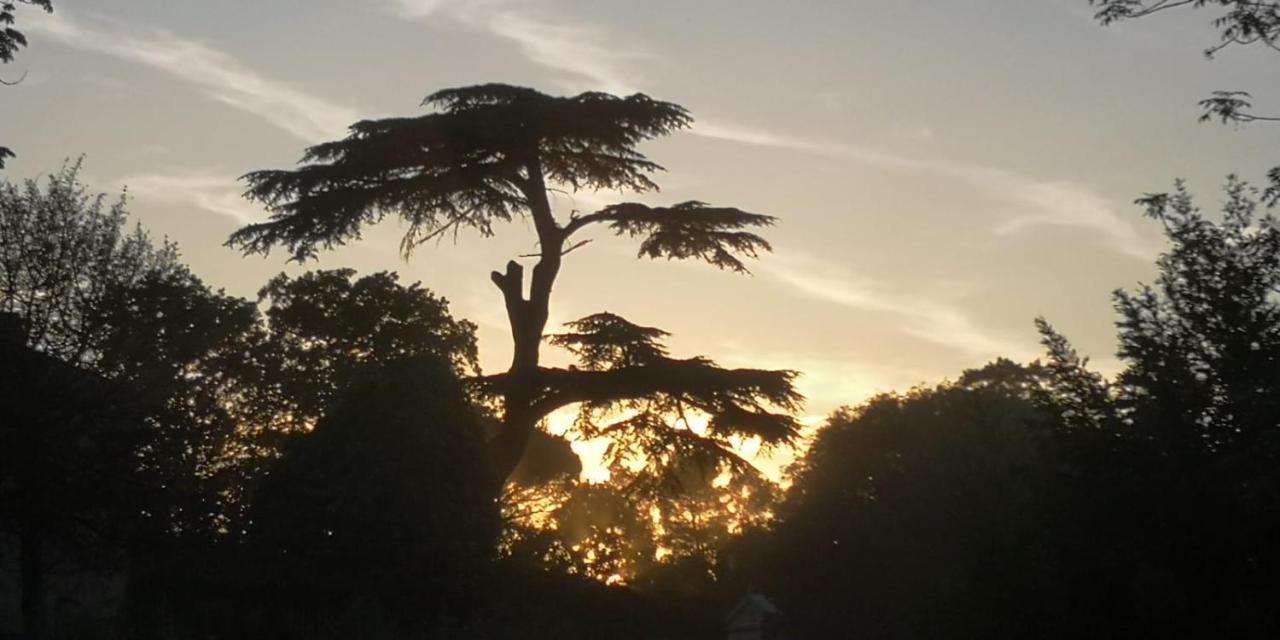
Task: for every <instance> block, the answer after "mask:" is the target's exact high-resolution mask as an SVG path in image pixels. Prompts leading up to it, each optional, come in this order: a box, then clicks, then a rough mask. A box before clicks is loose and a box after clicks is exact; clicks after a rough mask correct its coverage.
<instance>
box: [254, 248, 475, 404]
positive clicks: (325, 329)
mask: <svg viewBox="0 0 1280 640" xmlns="http://www.w3.org/2000/svg"><path fill="white" fill-rule="evenodd" d="M355 275H356V273H355V271H354V270H352V269H335V270H326V271H312V272H308V273H304V274H302V275H300V276H298V277H296V278H290V277H288V276H286V275H284V274H281V275H279V276H277V277H275V278H273V279H272V280H271V281H270V282H268V283H267V284H266V286H264V287H263V288H262V289H261V290H260V291H259V292H258V300H259V301H260V302H266V303H267V307H266V311H265V315H266V318H267V323H268V328H269V331H270V341H271V343H272V346H273V348H274V350H275V352H276V355H277V356H278V357H279V358H280V369H279V370H278V371H277V372H276V373H275V374H274V375H275V377H277V378H278V382H279V384H280V385H281V393H282V395H283V396H284V397H285V398H287V402H288V404H289V412H290V413H292V414H293V415H294V417H295V418H296V419H297V420H298V421H299V422H303V423H305V422H314V421H315V420H317V419H319V418H320V416H322V415H323V414H324V412H325V410H326V409H327V408H328V407H329V406H330V405H331V404H332V402H333V398H334V396H335V395H336V394H337V393H338V392H339V391H340V390H341V389H342V388H344V387H345V386H346V385H347V384H348V383H350V382H351V380H352V376H353V375H354V374H355V372H356V371H358V370H360V369H362V368H366V367H368V366H370V365H374V364H379V363H382V364H386V363H390V362H393V361H396V360H402V359H405V358H412V357H416V356H424V355H434V356H436V357H439V358H441V359H443V360H445V361H446V362H448V363H449V364H450V365H451V366H452V367H453V368H454V370H455V371H456V372H457V373H458V374H459V375H465V374H470V373H475V372H476V371H477V370H478V367H479V365H478V363H477V352H476V338H475V330H476V327H475V325H474V324H472V323H471V322H469V321H467V320H454V319H453V317H452V316H450V315H449V303H448V301H447V300H445V299H443V298H439V297H437V296H435V295H434V294H432V293H431V292H430V291H428V290H427V289H425V288H423V287H422V286H421V284H420V283H414V284H412V285H408V286H405V285H402V284H400V283H399V281H398V276H397V275H396V274H394V273H388V272H380V273H374V274H370V275H367V276H364V277H360V278H356V277H355Z"/></svg>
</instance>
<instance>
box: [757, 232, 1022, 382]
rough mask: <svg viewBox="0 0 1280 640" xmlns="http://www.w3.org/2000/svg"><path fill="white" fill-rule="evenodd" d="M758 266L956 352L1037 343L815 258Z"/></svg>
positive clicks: (982, 354) (991, 351)
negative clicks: (996, 330) (991, 328)
mask: <svg viewBox="0 0 1280 640" xmlns="http://www.w3.org/2000/svg"><path fill="white" fill-rule="evenodd" d="M757 269H758V270H759V271H760V272H761V273H764V274H767V275H769V276H771V277H773V278H775V279H777V280H779V281H781V282H783V283H785V284H787V285H788V286H790V287H791V288H793V289H794V290H796V291H798V292H800V293H802V294H804V295H806V296H809V297H811V298H815V299H818V300H823V301H825V302H830V303H833V304H837V305H840V306H844V307H849V308H851V309H858V310H861V311H870V312H874V313H884V314H889V315H893V316H896V317H897V318H899V319H900V320H901V323H900V324H899V325H897V326H898V330H899V331H901V332H902V333H904V334H906V335H909V336H912V337H914V338H917V339H920V340H925V341H927V342H931V343H934V344H937V345H940V346H943V347H946V348H948V349H952V350H954V351H957V352H960V353H963V354H966V355H969V356H973V357H977V358H995V357H1000V356H1004V357H1012V358H1019V359H1026V360H1029V359H1032V358H1034V357H1036V355H1037V353H1038V350H1037V349H1036V348H1034V346H1033V345H1029V344H1025V343H1023V342H1020V341H1016V340H1011V339H1009V338H1007V337H1005V336H1002V335H999V334H996V333H994V332H991V331H989V330H986V329H984V328H982V327H980V326H978V324H977V323H976V322H975V321H974V320H973V319H972V318H971V317H969V315H968V314H966V313H965V312H964V311H963V310H961V309H960V308H958V307H954V306H951V305H947V304H944V303H941V302H939V301H937V300H935V299H930V298H925V297H923V296H918V295H912V294H908V293H901V292H898V291H895V290H893V289H891V288H889V287H886V286H884V285H882V284H880V283H878V282H875V281H872V280H869V279H867V278H863V277H860V276H858V275H856V274H853V273H851V272H850V271H849V270H848V269H845V268H842V267H839V266H837V265H833V264H828V263H823V262H820V261H817V260H814V259H811V258H799V259H797V258H790V259H786V258H783V257H782V256H776V257H775V258H774V259H772V260H769V261H767V262H765V263H762V264H761V265H760V266H759V267H757Z"/></svg>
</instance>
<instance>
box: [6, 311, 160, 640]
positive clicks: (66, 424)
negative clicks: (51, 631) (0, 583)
mask: <svg viewBox="0 0 1280 640" xmlns="http://www.w3.org/2000/svg"><path fill="white" fill-rule="evenodd" d="M22 324H23V321H22V319H21V318H19V317H18V316H15V315H13V314H9V313H0V381H2V382H0V415H3V419H0V532H4V533H7V534H10V535H15V536H16V538H17V541H18V552H19V553H18V559H19V567H18V572H17V573H18V575H20V589H21V592H22V597H21V613H22V624H23V629H24V631H25V633H26V634H27V636H28V637H31V638H37V639H40V638H45V637H47V636H46V632H47V630H48V629H47V624H46V615H45V613H46V612H45V607H46V604H47V603H46V594H45V577H46V575H47V572H48V570H49V564H50V560H51V558H52V557H55V556H61V557H64V558H65V557H68V556H69V557H73V558H76V559H83V558H89V559H90V562H92V561H94V560H97V561H101V560H102V559H104V558H111V557H113V554H112V553H111V552H110V551H109V550H107V549H104V547H106V548H108V549H109V548H111V547H112V545H113V544H114V543H118V541H119V536H120V534H121V532H122V531H123V530H125V529H126V528H127V525H126V520H127V519H129V517H130V516H132V515H136V512H135V511H134V510H133V508H132V507H133V506H134V504H135V503H136V498H137V496H138V493H137V491H136V489H137V488H138V484H139V482H138V479H137V478H136V473H135V471H136V466H135V464H134V460H133V455H132V454H133V453H134V452H135V451H136V448H137V446H138V444H139V443H140V442H141V441H142V439H143V438H142V436H143V432H144V431H143V429H142V426H141V419H140V416H139V415H138V414H137V413H135V411H134V409H135V407H133V406H132V399H131V398H132V396H131V394H130V393H129V390H128V388H127V387H124V386H122V385H118V384H115V383H111V382H108V381H106V380H104V379H102V378H100V377H99V376H95V375H93V374H91V373H89V372H86V371H83V370H81V369H78V368H76V367H74V366H72V365H70V364H68V363H66V362H63V361H61V360H58V359H56V358H53V357H51V356H49V355H47V354H44V353H40V352H39V351H36V350H34V349H31V348H30V347H28V346H27V345H26V337H27V333H28V331H27V329H26V328H25V327H23V326H21V325H22ZM117 548H118V547H117Z"/></svg>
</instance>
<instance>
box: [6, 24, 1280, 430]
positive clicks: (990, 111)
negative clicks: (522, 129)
mask: <svg viewBox="0 0 1280 640" xmlns="http://www.w3.org/2000/svg"><path fill="white" fill-rule="evenodd" d="M55 5H56V9H57V12H56V13H55V14H54V15H53V16H52V17H48V18H46V17H44V16H43V15H42V14H41V13H40V12H38V11H36V10H31V9H27V8H23V9H20V11H19V17H18V20H19V22H18V26H19V28H21V29H23V30H24V31H26V32H27V35H28V37H29V39H30V41H31V46H30V47H29V49H27V50H25V51H23V52H21V53H20V54H19V57H18V60H17V61H16V62H15V63H14V64H11V65H7V66H5V67H3V68H0V72H2V73H3V76H4V77H6V78H10V79H11V78H13V77H16V76H18V75H20V74H21V73H22V72H24V71H26V72H27V74H28V75H27V77H26V79H25V80H24V81H23V82H22V83H21V84H19V85H17V86H15V87H3V88H0V96H2V97H3V102H0V117H2V122H3V123H4V127H3V129H2V130H0V142H2V143H4V144H5V145H6V146H10V147H12V148H13V149H15V150H16V151H17V153H18V158H17V159H16V160H14V161H12V164H11V165H10V168H9V169H8V170H7V171H8V176H9V177H10V178H14V177H21V178H25V177H34V176H37V175H40V174H42V173H47V172H50V171H52V170H55V169H56V168H57V167H58V166H59V165H60V164H61V163H62V162H63V161H64V159H65V158H68V157H71V158H74V157H76V156H78V155H80V154H85V156H86V160H85V177H86V179H87V181H88V182H89V183H90V184H91V186H92V187H93V188H95V189H96V190H102V191H117V190H119V189H120V188H121V187H122V186H125V185H127V187H128V191H129V194H130V197H131V201H132V204H131V211H132V212H133V213H134V215H135V217H136V218H137V219H139V220H140V221H142V222H143V224H144V225H145V226H146V227H147V228H149V229H151V230H152V231H153V232H154V233H155V234H157V235H167V236H169V237H170V238H172V239H174V240H176V241H177V242H178V243H179V244H180V246H181V248H182V250H183V253H184V255H185V257H186V260H187V261H188V263H189V264H190V265H191V266H192V267H193V269H194V270H195V272H196V273H198V274H199V275H200V276H202V277H203V278H204V279H205V280H206V281H208V282H210V283H212V284H214V285H216V286H220V287H225V288H226V289H227V290H228V291H230V292H233V293H236V294H240V295H246V296H251V295H253V294H254V293H255V292H256V290H257V288H258V287H259V286H261V285H262V284H263V283H264V282H265V281H266V280H267V279H268V278H269V277H270V276H272V275H274V274H275V273H277V272H280V271H282V270H285V271H297V270H299V267H297V266H294V265H287V264H286V263H285V258H286V256H285V255H284V254H283V253H275V254H273V255H271V256H270V257H268V258H266V259H263V258H260V257H252V258H242V257H240V256H239V254H238V253H236V252H235V251H232V250H230V249H226V248H224V247H223V246H222V242H223V241H224V240H225V238H226V237H227V235H228V234H229V233H231V232H232V231H233V230H234V229H235V228H237V227H238V226H239V225H242V224H244V223H246V222H251V221H254V220H260V219H262V218H263V217H264V215H265V214H264V213H263V212H262V211H261V210H260V209H258V208H256V207H255V206H254V205H251V204H250V203H248V202H246V201H244V200H242V199H241V198H240V197H239V193H240V191H241V190H242V185H240V184H239V183H237V181H236V177H237V176H239V175H241V174H243V173H245V172H247V171H250V170H254V169H260V168H272V167H285V166H289V165H290V164H292V163H293V162H294V161H296V160H297V158H298V157H299V156H300V155H301V151H302V149H303V147H304V146H306V145H308V144H311V143H316V142H320V141H323V140H326V139H331V138H334V137H337V136H340V135H342V134H343V132H344V130H345V127H346V126H347V125H348V124H350V123H351V122H353V121H355V120H357V119H361V118H368V117H379V116H388V115H407V114H414V113H419V112H420V108H419V107H418V104H419V102H420V101H421V99H422V98H423V96H425V95H426V94H428V93H430V92H432V91H434V90H437V89H441V88H446V87H453V86H461V85H468V84H477V83H483V82H507V83H512V84H520V85H526V86H532V87H535V88H538V89H540V90H542V91H544V92H547V93H572V92H577V91H582V90H605V91H611V92H615V93H616V92H632V91H643V92H645V93H648V94H650V95H652V96H654V97H657V98H660V99H663V100H670V101H674V102H677V103H680V104H682V105H684V106H686V107H688V108H689V109H690V110H691V111H692V113H693V115H694V117H695V119H696V124H695V126H694V128H693V130H692V131H688V132H682V133H679V134H676V135H674V136H672V137H670V138H667V139H663V140H660V141H657V142H653V143H649V144H647V145H646V146H645V147H644V148H643V150H644V151H645V152H646V153H648V154H649V155H650V156H651V157H652V158H653V159H654V160H656V161H658V162H659V163H661V164H663V165H665V166H666V167H667V169H668V172H667V173H665V174H660V175H659V176H658V181H659V183H660V184H662V185H663V187H664V189H663V191H662V193H660V194H656V195H652V196H647V197H646V198H645V200H646V201H650V202H662V203H672V202H679V201H683V200H689V199H698V200H704V201H708V202H710V203H712V204H717V205H728V206H737V207H741V208H743V209H747V210H750V211H756V212H760V213H768V214H773V215H776V216H779V217H780V218H781V219H782V220H781V223H780V225H779V226H777V227H776V228H774V229H771V230H769V231H768V237H769V239H770V240H771V241H772V242H773V243H774V246H775V252H774V253H773V254H770V255H766V256H764V257H763V259H762V260H760V261H758V262H755V263H753V264H752V265H750V266H751V268H752V270H753V271H754V274H755V275H754V276H753V277H742V276H736V275H733V274H729V273H724V272H719V271H716V270H715V269H713V268H710V267H707V266H705V265H701V264H692V263H690V264H680V263H667V262H659V263H650V262H647V261H637V260H635V259H634V245H633V244H632V243H630V242H628V241H626V240H623V239H616V240H615V239H604V238H602V239H601V241H600V242H597V243H594V244H592V245H590V246H589V247H587V248H585V249H583V250H581V251H578V252H575V253H574V254H573V255H572V256H570V258H568V259H567V262H566V267H565V269H564V271H563V272H562V276H561V280H560V283H559V285H558V287H557V290H556V295H555V298H554V300H553V318H552V321H553V323H555V322H557V321H564V320H570V319H573V318H576V317H580V316H583V315H586V314H589V313H593V312H596V311H601V310H608V311H613V312H615V313H619V314H621V315H623V316H625V317H627V318H629V319H631V320H633V321H635V322H639V323H641V324H649V325H655V326H659V327H662V328H664V329H666V330H668V331H671V332H672V333H673V334H674V335H673V337H672V339H671V341H670V343H671V347H672V351H673V352H674V353H675V354H676V355H680V356H690V355H695V354H702V355H707V356H710V357H713V358H715V359H717V360H718V361H719V362H721V363H722V364H725V365H729V366H755V367H770V368H791V369H797V370H799V371H801V372H803V373H804V378H803V379H802V380H801V382H800V386H801V390H802V391H803V392H804V393H805V394H806V395H807V396H808V397H809V404H808V410H807V413H808V414H810V415H814V416H818V415H823V414H826V413H828V412H829V411H831V410H832V409H834V408H836V407H837V406H839V405H841V404H848V403H853V402H857V401H859V400H861V399H863V398H865V397H866V396H868V395H869V394H871V393H873V392H875V391H884V390H892V389H903V388H906V387H909V386H911V385H914V384H917V383H932V382H936V381H938V380H940V379H942V378H945V377H955V376H956V375H958V374H959V373H960V372H961V371H962V370H963V369H965V368H968V367H973V366H978V365H981V364H983V363H984V362H986V361H989V360H991V359H993V358H995V357H997V356H1008V357H1012V358H1015V359H1020V360H1030V359H1033V358H1035V357H1037V355H1038V354H1039V352H1040V350H1039V345H1038V342H1037V336H1036V334H1035V330H1034V327H1033V324H1032V321H1033V319H1034V318H1035V317H1036V316H1038V315H1043V316H1045V317H1047V318H1049V319H1050V321H1052V322H1053V323H1054V324H1055V325H1056V326H1057V327H1058V328H1059V329H1060V330H1062V331H1063V332H1065V333H1066V334H1067V335H1068V336H1069V337H1070V338H1072V339H1073V341H1074V342H1075V343H1076V345H1077V346H1078V347H1079V348H1080V349H1081V351H1083V352H1084V353H1086V354H1088V355H1090V356H1092V357H1093V358H1094V359H1095V361H1096V362H1099V363H1100V365H1101V366H1102V367H1103V368H1104V369H1106V368H1108V367H1112V366H1114V365H1113V364H1112V352H1113V350H1114V340H1113V335H1114V330H1113V327H1112V324H1111V322H1112V313H1111V305H1110V298H1109V293H1110V291H1111V290H1112V289H1114V288H1116V287H1130V286H1133V285H1134V284H1135V283H1137V282H1138V281H1139V280H1143V279H1146V278H1149V277H1150V275H1151V274H1152V272H1153V268H1152V266H1151V263H1152V259H1153V258H1154V256H1155V255H1156V253H1157V252H1158V251H1159V249H1160V247H1161V243H1160V234H1159V230H1158V229H1157V228H1156V226H1155V225H1154V223H1152V222H1150V221H1146V220H1144V219H1142V217H1141V214H1140V211H1139V210H1138V208H1137V207H1135V206H1133V205H1132V201H1133V199H1134V198H1135V197H1137V196H1139V195H1141V194H1142V193H1143V192H1146V191H1159V190H1165V189H1167V188H1169V187H1170V186H1171V184H1172V182H1173V180H1174V179H1175V178H1177V177H1183V178H1186V179H1188V181H1189V184H1190V186H1191V187H1192V189H1193V191H1194V192H1196V193H1198V194H1199V195H1200V202H1201V204H1202V205H1203V206H1204V207H1205V208H1207V209H1211V208H1213V207H1214V206H1215V205H1216V203H1217V202H1218V201H1219V196H1218V191H1217V189H1218V187H1219V185H1220V184H1221V183H1222V181H1223V177H1224V176H1225V175H1226V174H1228V173H1232V172H1234V173H1238V174H1240V175H1242V176H1243V177H1245V178H1246V179H1253V180H1258V179H1260V177H1261V176H1262V174H1263V173H1264V171H1265V170H1266V169H1267V168H1268V167H1270V166H1272V165H1274V164H1280V154H1277V153H1274V151H1275V150H1277V149H1280V145H1278V144H1277V142H1280V128H1267V127H1265V126H1254V127H1249V128H1243V129H1232V128H1229V127H1221V126H1210V125H1197V124H1196V117H1197V116H1198V115H1199V111H1198V108H1197V107H1196V101H1197V100H1198V99H1200V98H1202V97H1204V96H1206V95H1208V93H1209V92H1210V91H1212V90H1214V89H1247V90H1250V91H1252V92H1253V93H1254V96H1255V98H1256V101H1257V102H1258V104H1260V105H1271V106H1276V107H1277V108H1280V89H1277V88H1276V83H1275V82H1274V81H1273V78H1274V74H1275V72H1276V71H1277V70H1278V69H1280V60H1278V59H1276V58H1274V57H1272V56H1269V55H1267V54H1266V53H1265V52H1261V51H1249V50H1228V51H1226V52H1224V53H1222V54H1220V55H1219V56H1218V59H1217V60H1214V61H1209V60H1206V59H1205V58H1204V57H1203V56H1202V55H1201V54H1200V51H1201V50H1202V49H1203V48H1204V47H1205V46H1207V45H1208V44H1211V43H1212V42H1213V37H1214V34H1213V32H1212V30H1211V29H1210V28H1209V27H1208V26H1207V24H1206V22H1207V20H1208V19H1209V17H1210V14H1209V13H1206V12H1200V13H1188V14H1183V15H1172V14H1170V15H1169V16H1168V17H1157V18H1152V19H1149V20H1144V21H1142V22H1136V23H1132V24H1126V25H1121V26H1119V27H1110V28H1102V27H1100V26H1098V25H1097V23H1096V22H1094V21H1093V20H1092V18H1091V12H1090V9H1089V6H1088V3H1087V0H971V1H969V2H849V1H844V0H841V1H813V2H795V3H783V2H767V1H763V0H733V1H730V0H715V1H706V2H687V1H675V0H670V1H650V2H626V3H623V2H607V1H606V2H601V1H595V2H587V1H586V0H576V1H571V0H370V1H369V2H360V3H355V2H349V1H346V2H340V1H338V0H274V1H272V2H248V1H247V0H239V1H230V2H197V1H194V0H118V1H116V2H112V3H110V5H109V6H108V5H106V4H104V3H99V2H89V1H87V0H58V1H57V2H55ZM1273 55H1274V54H1273ZM621 198H622V197H620V196H619V195H618V194H609V193H598V194H592V193H579V194H576V195H574V196H573V197H560V198H559V199H558V204H559V206H561V207H562V209H561V212H562V214H567V212H568V210H570V209H575V208H576V209H590V208H592V207H595V206H598V205H599V204H601V203H605V202H610V201H616V200H619V199H621ZM398 237H399V231H398V229H397V228H396V226H395V224H393V223H388V224H384V225H382V226H381V227H379V228H376V229H373V230H371V231H370V232H369V233H367V234H366V236H365V240H364V241H362V242H359V243H356V244H353V245H351V246H348V247H346V248H344V249H341V250H338V251H334V252H331V253H328V254H325V255H323V257H322V258H321V260H320V261H319V262H318V263H314V264H309V265H306V267H307V268H316V267H338V266H351V267H355V268H357V269H359V270H360V271H362V272H367V271H374V270H381V269H391V270H397V271H400V272H401V274H402V278H403V279H404V280H406V281H414V280H421V281H422V282H424V283H425V284H426V285H427V286H429V287H430V288H431V289H433V290H435V291H437V292H439V293H441V294H443V295H444V296H446V297H447V298H449V300H450V301H451V302H452V307H453V311H454V313H455V315H458V316H462V317H466V318H470V319H472V320H473V321H475V322H477V323H478V324H479V325H480V327H481V330H480V339H481V355H482V360H483V363H484V365H485V367H486V368H487V369H488V370H500V369H502V368H505V366H506V362H507V359H508V358H509V354H510V346H509V334H508V332H507V328H506V323H505V317H504V314H503V311H502V302H501V299H500V297H499V294H498V292H497V291H496V290H495V289H494V288H493V286H492V284H491V283H490V282H489V279H488V276H487V274H488V272H489V271H490V270H491V269H494V268H498V267H499V266H500V265H502V264H503V263H505V261H506V260H507V259H508V258H510V257H512V256H515V255H518V254H523V253H527V252H528V251H529V249H530V248H531V246H532V240H533V235H532V231H531V229H529V228H527V227H525V226H524V225H523V224H520V223H516V224H512V225H509V226H506V227H501V228H499V229H498V236H497V237H496V238H491V239H484V238H480V237H478V236H475V235H464V236H462V237H461V238H460V239H459V241H458V242H457V244H451V243H448V242H446V243H444V244H441V245H439V246H426V247H423V248H422V249H420V250H419V252H418V253H417V254H416V255H415V256H414V257H413V258H412V259H411V260H410V261H409V262H407V263H406V262H404V261H403V260H401V258H400V257H399V256H398V254H397V246H398V245H397V242H398Z"/></svg>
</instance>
